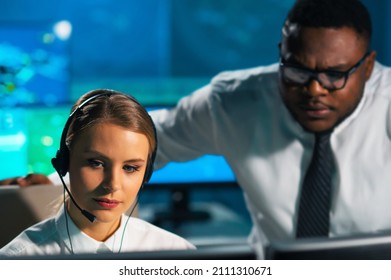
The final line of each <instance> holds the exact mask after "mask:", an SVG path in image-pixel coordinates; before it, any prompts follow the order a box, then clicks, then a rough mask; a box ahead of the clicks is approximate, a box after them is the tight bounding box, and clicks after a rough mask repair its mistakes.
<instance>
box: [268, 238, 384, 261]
mask: <svg viewBox="0 0 391 280" xmlns="http://www.w3.org/2000/svg"><path fill="white" fill-rule="evenodd" d="M266 258H267V259H270V260H272V259H273V260H389V259H391V233H382V234H365V235H358V236H354V237H335V238H308V239H297V240H291V241H276V242H271V243H270V245H269V246H267V248H266Z"/></svg>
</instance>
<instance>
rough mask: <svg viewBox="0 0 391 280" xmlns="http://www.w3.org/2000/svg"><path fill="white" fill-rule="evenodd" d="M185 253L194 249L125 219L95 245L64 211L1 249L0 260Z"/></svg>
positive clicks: (142, 223)
mask: <svg viewBox="0 0 391 280" xmlns="http://www.w3.org/2000/svg"><path fill="white" fill-rule="evenodd" d="M128 218H129V220H128ZM127 220H128V221H127ZM67 225H68V229H67ZM68 232H69V234H68ZM186 249H195V247H194V246H193V245H192V244H191V243H189V242H188V241H186V240H185V239H183V238H181V237H179V236H177V235H175V234H173V233H171V232H168V231H166V230H163V229H161V228H158V227H156V226H154V225H152V224H150V223H148V222H145V221H143V220H140V219H138V218H134V217H128V216H125V215H123V216H122V220H121V225H120V227H119V228H118V229H117V231H116V232H115V233H114V234H113V235H112V236H111V237H110V238H109V239H107V240H106V241H104V242H101V241H97V240H95V239H93V238H91V237H89V236H88V235H86V234H85V233H83V232H82V231H81V230H80V229H79V228H78V227H77V226H76V225H75V224H74V223H73V221H72V219H71V218H70V217H69V216H67V217H65V213H64V210H63V208H61V210H60V211H59V212H58V214H57V215H56V216H55V217H53V218H50V219H47V220H45V221H42V222H40V223H38V224H36V225H34V226H31V227H30V228H28V229H26V230H25V231H23V232H22V233H21V234H20V235H19V236H17V237H16V238H15V239H14V240H12V241H11V242H10V243H8V244H7V245H6V246H4V247H3V248H1V249H0V256H8V257H12V256H34V255H60V254H72V253H73V254H87V253H92V254H94V253H104V252H113V253H118V252H133V251H156V250H186Z"/></svg>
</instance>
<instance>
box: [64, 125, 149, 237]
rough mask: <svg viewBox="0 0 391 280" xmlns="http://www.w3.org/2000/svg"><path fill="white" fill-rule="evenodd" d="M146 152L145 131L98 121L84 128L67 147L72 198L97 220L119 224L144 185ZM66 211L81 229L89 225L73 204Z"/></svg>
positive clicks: (110, 224) (147, 145)
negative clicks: (133, 130) (141, 131)
mask: <svg viewBox="0 0 391 280" xmlns="http://www.w3.org/2000/svg"><path fill="white" fill-rule="evenodd" d="M148 152H149V142H148V139H147V137H146V136H145V135H144V134H140V133H136V132H132V131H130V130H127V129H126V128H123V127H121V126H118V125H115V124H111V123H100V124H97V125H94V126H92V127H90V128H87V129H85V130H83V131H82V132H81V133H80V134H78V135H77V136H76V137H75V139H74V141H73V142H72V145H71V148H70V168H69V177H70V190H71V193H72V195H73V197H74V199H75V200H76V202H77V203H78V204H79V206H80V207H81V208H82V209H85V210H87V211H88V212H90V213H91V214H93V215H94V216H95V217H96V218H97V222H98V223H106V224H107V226H109V227H110V228H112V227H116V226H118V224H119V221H120V217H121V215H122V214H123V213H124V212H126V211H127V210H128V208H129V207H130V206H131V205H132V203H133V202H134V200H135V198H136V196H137V193H138V191H139V189H140V187H141V186H142V184H143V178H144V173H145V170H146V166H147V162H148ZM69 213H70V215H71V217H72V219H73V220H74V221H75V223H76V224H77V225H78V226H79V228H81V229H82V230H83V229H85V228H86V227H87V228H88V227H89V225H91V222H90V221H88V220H87V219H86V218H85V217H84V216H82V214H81V213H80V210H78V209H77V208H76V206H75V205H74V204H73V203H70V204H69ZM94 224H96V223H94Z"/></svg>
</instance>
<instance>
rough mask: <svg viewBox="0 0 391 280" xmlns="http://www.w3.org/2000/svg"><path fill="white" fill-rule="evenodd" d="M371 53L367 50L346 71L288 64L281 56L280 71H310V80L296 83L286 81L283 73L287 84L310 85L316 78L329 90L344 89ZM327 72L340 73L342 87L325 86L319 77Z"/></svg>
mask: <svg viewBox="0 0 391 280" xmlns="http://www.w3.org/2000/svg"><path fill="white" fill-rule="evenodd" d="M370 54H371V51H367V52H366V53H365V54H364V55H363V57H362V58H361V59H360V60H359V61H358V62H357V63H356V64H355V65H353V66H352V67H350V68H349V69H348V70H346V71H335V70H311V69H308V68H306V67H302V66H298V65H290V64H287V63H284V62H283V61H282V58H281V57H280V63H279V68H280V72H281V73H282V71H281V69H283V68H286V67H290V68H294V69H298V70H301V71H305V72H307V73H309V78H308V80H307V81H306V82H305V83H295V82H293V81H292V82H288V81H285V78H284V74H283V73H282V77H283V79H284V82H286V83H287V84H294V85H297V86H306V85H308V84H309V83H310V82H311V81H312V80H313V79H315V80H316V81H317V82H318V83H319V84H320V85H321V86H322V87H323V88H325V89H327V90H331V91H334V90H340V89H343V88H344V87H345V86H346V83H347V81H348V79H349V77H350V76H351V75H352V74H353V73H354V72H356V71H357V69H358V68H359V67H360V66H361V64H363V63H364V61H365V59H367V57H368V56H369V55H370ZM322 73H323V74H326V75H327V73H334V74H338V75H341V78H340V79H342V78H343V79H344V83H343V85H342V86H341V87H335V88H329V87H325V86H324V85H323V83H322V82H321V81H320V79H319V74H322Z"/></svg>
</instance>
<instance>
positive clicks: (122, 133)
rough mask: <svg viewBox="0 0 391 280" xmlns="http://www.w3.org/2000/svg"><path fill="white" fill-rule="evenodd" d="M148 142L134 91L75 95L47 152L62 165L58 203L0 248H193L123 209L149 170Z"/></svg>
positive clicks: (26, 251)
mask: <svg viewBox="0 0 391 280" xmlns="http://www.w3.org/2000/svg"><path fill="white" fill-rule="evenodd" d="M156 148H157V141H156V134H155V129H154V125H153V122H152V120H151V118H150V116H149V115H148V113H147V112H146V110H145V109H144V108H143V107H142V106H141V105H140V104H139V103H138V102H137V101H136V100H135V99H133V98H132V97H130V96H128V95H125V94H123V93H120V92H117V91H112V90H105V89H104V90H94V91H91V92H88V93H86V94H85V95H83V96H82V97H81V98H80V99H79V100H78V101H77V102H76V104H75V105H74V107H73V109H72V113H71V115H70V117H69V119H68V121H67V123H66V125H65V128H64V131H63V135H62V139H61V144H60V149H59V151H58V152H57V155H56V157H55V158H53V160H52V163H53V166H54V168H55V169H56V170H57V172H58V174H59V175H60V178H61V180H62V177H63V176H65V174H66V173H67V172H69V179H70V186H69V189H68V188H67V186H66V185H65V183H64V181H63V180H62V181H63V183H64V203H63V207H61V209H60V210H59V211H58V213H57V215H56V216H55V217H53V218H50V219H47V220H45V221H43V222H41V223H38V224H36V225H34V226H32V227H30V228H28V229H26V230H25V231H23V232H22V233H21V234H20V235H19V236H17V237H16V238H15V239H14V240H12V241H11V242H10V243H9V244H7V245H6V246H4V247H3V248H2V249H1V250H0V255H5V256H26V255H56V254H85V253H100V252H129V251H150V250H180V249H194V248H195V247H194V246H193V245H192V244H191V243H189V242H188V241H186V240H185V239H183V238H181V237H179V236H177V235H175V234H173V233H170V232H168V231H165V230H163V229H161V228H158V227H156V226H154V225H152V224H149V223H147V222H145V221H142V220H140V219H138V218H134V217H130V216H126V215H125V212H126V211H127V210H128V209H129V208H130V207H131V206H132V205H134V206H133V208H134V207H135V205H137V202H138V193H139V191H140V189H141V188H142V186H143V185H144V183H146V182H147V181H148V180H149V178H150V176H151V174H152V169H153V168H152V165H153V161H154V156H155V153H156ZM65 191H66V192H67V194H68V196H67V197H66V196H65ZM65 197H66V198H65Z"/></svg>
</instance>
